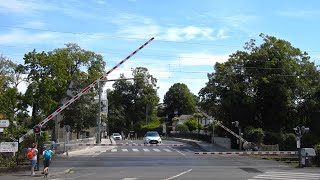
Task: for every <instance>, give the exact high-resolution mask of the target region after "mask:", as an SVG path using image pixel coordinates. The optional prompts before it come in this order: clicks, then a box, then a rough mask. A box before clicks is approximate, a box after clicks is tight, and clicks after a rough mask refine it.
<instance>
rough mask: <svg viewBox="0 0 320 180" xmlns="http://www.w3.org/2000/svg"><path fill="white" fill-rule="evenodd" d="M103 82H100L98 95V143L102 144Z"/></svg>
mask: <svg viewBox="0 0 320 180" xmlns="http://www.w3.org/2000/svg"><path fill="white" fill-rule="evenodd" d="M101 91H102V88H101V81H99V82H98V93H99V100H98V104H99V106H98V117H97V139H96V143H97V144H100V142H101V138H100V136H101V134H100V133H101Z"/></svg>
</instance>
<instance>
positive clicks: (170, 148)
mask: <svg viewBox="0 0 320 180" xmlns="http://www.w3.org/2000/svg"><path fill="white" fill-rule="evenodd" d="M167 147H168V148H169V149H172V150H173V151H176V152H177V153H179V154H181V155H183V156H185V154H183V153H182V152H180V151H178V150H176V149H173V148H172V147H169V146H167Z"/></svg>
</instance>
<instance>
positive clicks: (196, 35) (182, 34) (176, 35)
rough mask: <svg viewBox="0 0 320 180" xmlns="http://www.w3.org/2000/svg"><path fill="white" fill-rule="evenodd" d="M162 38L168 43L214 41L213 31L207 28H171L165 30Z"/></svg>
mask: <svg viewBox="0 0 320 180" xmlns="http://www.w3.org/2000/svg"><path fill="white" fill-rule="evenodd" d="M163 31H164V32H162V33H161V35H160V38H161V39H163V40H168V41H181V40H194V39H208V40H212V39H214V37H213V36H212V33H213V29H211V28H207V27H196V26H186V27H182V28H177V27H169V28H167V29H165V28H163Z"/></svg>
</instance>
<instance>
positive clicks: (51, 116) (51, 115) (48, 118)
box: [19, 37, 154, 142]
mask: <svg viewBox="0 0 320 180" xmlns="http://www.w3.org/2000/svg"><path fill="white" fill-rule="evenodd" d="M152 40H154V37H152V38H151V39H149V40H148V41H147V42H146V43H144V44H143V45H142V46H140V47H139V48H138V49H137V50H135V51H133V52H132V53H131V54H130V55H129V56H127V57H126V58H125V59H123V60H122V61H120V62H119V63H118V64H117V65H115V66H114V67H113V68H112V69H110V70H109V71H107V72H106V73H104V74H103V75H102V76H101V77H100V78H98V79H97V80H95V81H94V82H93V83H91V84H90V85H89V86H87V87H86V88H84V89H83V90H82V91H80V93H78V94H77V95H75V96H74V97H73V98H71V99H70V100H69V101H68V102H66V103H65V104H63V105H62V106H60V107H59V108H58V109H57V110H56V111H54V112H53V113H52V114H50V115H49V116H48V117H46V118H45V119H44V120H43V121H41V122H40V123H39V125H40V126H43V125H44V124H46V123H47V122H48V121H50V120H51V119H53V118H54V117H55V116H56V115H58V114H59V113H61V111H62V110H64V109H65V108H67V107H68V106H70V105H71V104H72V103H73V102H75V101H76V100H77V99H79V98H80V97H81V96H82V95H83V94H85V93H86V92H87V91H88V90H89V89H91V88H92V87H94V85H96V84H97V83H98V82H99V81H100V80H103V79H105V78H106V77H107V76H108V75H109V74H110V73H111V72H112V71H114V70H115V69H117V68H118V67H119V66H120V65H121V64H123V63H124V62H126V61H127V60H128V59H130V58H131V57H132V56H133V55H135V54H136V53H137V52H138V51H140V50H141V49H142V48H144V47H145V46H146V45H148V44H149V43H150V42H151V41H152ZM32 132H33V130H32V129H31V130H29V131H28V132H27V133H26V134H25V135H23V136H22V137H21V138H19V142H22V141H23V140H24V136H26V135H28V134H31V133H32Z"/></svg>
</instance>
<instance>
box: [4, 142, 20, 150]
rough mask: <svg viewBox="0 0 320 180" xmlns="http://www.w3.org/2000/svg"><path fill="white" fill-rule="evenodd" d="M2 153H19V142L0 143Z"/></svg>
mask: <svg viewBox="0 0 320 180" xmlns="http://www.w3.org/2000/svg"><path fill="white" fill-rule="evenodd" d="M0 152H18V142H2V143H0Z"/></svg>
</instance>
